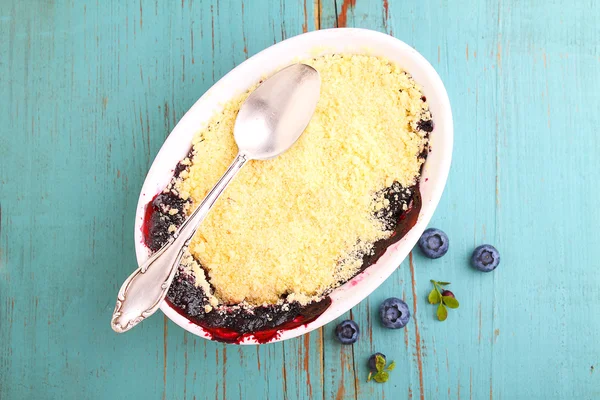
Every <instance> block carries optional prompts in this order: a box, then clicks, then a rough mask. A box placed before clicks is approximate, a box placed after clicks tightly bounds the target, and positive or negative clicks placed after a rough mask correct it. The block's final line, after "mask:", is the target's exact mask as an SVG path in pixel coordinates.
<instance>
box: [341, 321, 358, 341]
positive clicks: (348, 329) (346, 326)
mask: <svg viewBox="0 0 600 400" xmlns="http://www.w3.org/2000/svg"><path fill="white" fill-rule="evenodd" d="M359 334H360V330H359V329H358V325H357V324H356V322H354V321H352V320H351V319H347V320H345V321H342V322H341V323H340V324H339V325H338V326H337V327H336V328H335V336H336V337H337V338H338V340H339V341H340V342H342V343H343V344H352V343H354V342H356V341H357V340H358V335H359Z"/></svg>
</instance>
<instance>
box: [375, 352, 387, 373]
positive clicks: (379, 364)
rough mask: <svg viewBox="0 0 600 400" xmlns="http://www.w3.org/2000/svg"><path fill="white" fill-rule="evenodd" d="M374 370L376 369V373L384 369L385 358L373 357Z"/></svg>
mask: <svg viewBox="0 0 600 400" xmlns="http://www.w3.org/2000/svg"><path fill="white" fill-rule="evenodd" d="M375 368H377V373H379V372H381V371H383V369H384V368H385V358H383V357H381V356H375Z"/></svg>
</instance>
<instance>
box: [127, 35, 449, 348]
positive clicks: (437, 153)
mask: <svg viewBox="0 0 600 400" xmlns="http://www.w3.org/2000/svg"><path fill="white" fill-rule="evenodd" d="M331 53H343V54H369V55H374V56H381V57H385V58H387V59H389V60H391V61H393V62H395V63H397V64H398V65H400V66H401V67H402V68H404V69H405V70H406V71H407V72H409V73H410V74H411V75H412V76H413V78H414V79H415V81H416V82H417V83H419V84H420V85H421V86H422V88H423V93H424V94H425V96H426V97H427V101H428V103H429V106H430V110H431V113H432V115H433V121H434V124H435V129H434V131H433V132H432V133H431V136H430V139H431V141H430V144H431V148H432V151H431V152H430V153H429V156H428V158H427V161H426V162H425V164H424V167H423V173H422V176H421V195H422V201H423V204H422V208H421V212H420V214H419V218H418V221H417V223H416V225H415V226H414V227H413V228H412V229H411V230H410V231H409V232H408V233H407V234H406V235H405V236H404V237H403V238H402V239H401V240H400V241H399V242H398V243H396V244H394V245H392V246H390V247H389V248H388V250H387V252H386V253H385V254H384V255H383V256H382V257H381V258H380V259H379V260H378V262H377V263H376V264H374V265H372V266H371V267H369V268H367V269H366V270H365V271H364V272H362V273H360V274H359V275H357V276H356V277H355V278H354V279H352V280H351V281H349V282H347V283H346V284H344V285H343V286H341V287H339V288H338V289H336V290H334V291H333V292H332V293H331V296H330V297H331V299H332V303H331V306H330V307H329V308H328V309H327V310H326V311H325V312H324V313H323V314H322V315H321V316H320V317H318V318H317V319H316V320H314V321H312V322H310V323H309V324H307V325H302V326H300V327H297V328H295V329H290V330H283V331H281V332H280V334H279V335H278V337H277V338H276V339H273V340H272V341H273V342H274V341H280V340H284V339H289V338H292V337H295V336H299V335H303V334H305V333H308V332H310V331H312V330H313V329H316V328H318V327H320V326H322V325H324V324H326V323H328V322H330V321H331V320H333V319H335V318H337V317H339V316H340V315H341V314H343V313H344V312H346V311H348V310H349V309H350V308H352V307H353V306H355V305H356V304H358V303H359V302H360V301H361V300H363V299H364V298H365V297H367V296H368V295H369V294H370V293H371V292H373V290H375V289H376V288H377V287H378V286H379V285H380V284H381V283H383V281H385V279H386V278H387V277H389V276H390V275H391V274H392V272H394V270H395V269H396V268H398V266H399V265H400V263H402V261H403V260H404V259H405V258H406V256H407V255H408V253H409V252H410V251H411V249H412V248H413V246H414V245H415V244H416V242H417V240H418V239H419V237H420V235H421V233H422V232H423V230H424V229H425V228H426V226H427V224H428V223H429V220H430V219H431V216H432V215H433V212H434V210H435V208H436V207H437V205H438V202H439V200H440V197H441V195H442V191H443V190H444V186H445V184H446V179H447V177H448V172H449V169H450V161H451V158H452V143H453V126H452V112H451V110H450V102H449V99H448V95H447V93H446V89H445V88H444V85H443V83H442V81H441V79H440V77H439V76H438V74H437V73H436V71H435V70H434V69H433V67H432V66H431V64H429V63H428V62H427V60H425V58H424V57H423V56H421V55H420V54H419V53H418V52H417V51H416V50H415V49H413V48H412V47H410V46H409V45H407V44H406V43H404V42H402V41H400V40H398V39H396V38H394V37H392V36H389V35H386V34H383V33H379V32H375V31H370V30H366V29H355V28H341V29H327V30H321V31H315V32H310V33H305V34H302V35H299V36H296V37H293V38H290V39H287V40H284V41H283V42H280V43H278V44H275V45H273V46H271V47H269V48H267V49H265V50H263V51H261V52H260V53H258V54H256V55H255V56H253V57H251V58H250V59H248V60H246V61H245V62H243V63H242V64H240V65H239V66H237V67H236V68H235V69H233V70H232V71H231V72H229V73H228V74H227V75H225V76H224V77H223V78H222V79H221V80H219V81H218V82H217V83H215V85H214V86H213V87H211V88H210V89H209V90H208V91H207V92H206V93H205V94H204V95H203V96H202V97H200V99H199V100H198V101H197V102H196V103H195V104H194V105H193V106H192V108H190V109H189V111H188V112H187V113H186V114H185V115H184V116H183V118H182V119H181V120H180V121H179V123H178V124H177V126H175V128H174V129H173V131H172V132H171V134H170V135H169V136H168V138H167V139H166V141H165V143H164V144H163V146H162V148H161V149H160V152H159V153H158V155H157V156H156V158H155V160H154V162H153V163H152V166H151V168H150V170H149V172H148V175H147V176H146V180H145V181H144V185H143V187H142V190H141V194H140V197H139V201H138V205H137V212H136V220H135V250H136V256H137V261H138V263H139V264H141V263H143V262H144V261H145V260H146V259H147V258H148V256H149V252H148V249H147V248H146V246H145V245H144V244H143V239H142V229H141V228H142V223H143V219H144V211H145V207H146V205H147V204H148V202H149V201H151V200H152V198H153V197H154V195H155V194H157V193H158V192H160V191H162V189H163V188H164V187H165V186H166V185H167V183H168V182H169V180H170V179H171V177H172V175H173V170H174V167H175V165H176V164H177V163H178V162H179V161H180V160H181V159H183V158H184V157H185V156H186V155H187V153H188V151H189V149H190V144H191V140H192V137H193V135H194V134H195V133H196V132H197V131H198V130H199V128H200V127H202V126H203V125H204V124H205V123H206V122H207V121H208V120H209V119H210V118H211V116H212V115H213V114H214V113H215V112H216V111H218V110H220V108H221V106H222V104H223V103H225V102H227V101H228V100H229V99H231V98H232V97H234V96H235V95H236V94H239V93H241V92H243V91H245V90H247V89H248V87H250V86H252V85H253V84H254V83H256V82H257V81H259V80H260V79H261V78H263V77H264V76H266V75H269V74H271V73H273V72H274V71H276V70H278V69H280V68H282V67H284V66H286V65H289V64H291V63H293V62H296V61H298V60H299V59H302V58H308V57H314V56H317V55H323V54H331ZM161 310H162V311H163V312H164V313H165V314H166V315H167V317H169V318H170V319H171V320H172V321H173V322H175V323H176V324H177V325H179V326H181V327H182V328H183V329H185V330H187V331H188V332H191V333H193V334H195V335H198V336H201V337H204V338H206V339H211V336H210V334H208V333H207V332H206V331H205V330H204V329H202V327H200V326H198V325H196V324H195V323H193V322H191V321H190V320H188V319H187V318H186V317H184V316H182V315H181V314H179V313H178V312H177V311H176V310H175V309H173V308H172V307H171V306H170V305H169V304H168V303H167V302H165V301H163V302H162V304H161ZM256 343H258V342H257V341H256V340H254V338H253V337H248V338H245V339H244V341H243V342H242V344H256Z"/></svg>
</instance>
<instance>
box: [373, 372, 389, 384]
mask: <svg viewBox="0 0 600 400" xmlns="http://www.w3.org/2000/svg"><path fill="white" fill-rule="evenodd" d="M373 379H375V382H379V383H383V382H387V380H388V379H390V374H388V373H387V372H385V371H380V372H378V373H376V374H375V375H374V376H373Z"/></svg>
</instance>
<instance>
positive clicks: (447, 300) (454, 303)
mask: <svg viewBox="0 0 600 400" xmlns="http://www.w3.org/2000/svg"><path fill="white" fill-rule="evenodd" d="M442 300H443V301H444V304H445V305H447V306H448V307H449V308H458V306H459V303H458V300H456V299H455V298H454V297H451V296H442Z"/></svg>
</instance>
